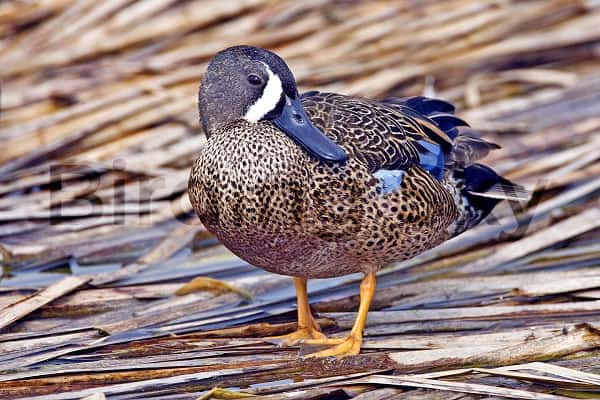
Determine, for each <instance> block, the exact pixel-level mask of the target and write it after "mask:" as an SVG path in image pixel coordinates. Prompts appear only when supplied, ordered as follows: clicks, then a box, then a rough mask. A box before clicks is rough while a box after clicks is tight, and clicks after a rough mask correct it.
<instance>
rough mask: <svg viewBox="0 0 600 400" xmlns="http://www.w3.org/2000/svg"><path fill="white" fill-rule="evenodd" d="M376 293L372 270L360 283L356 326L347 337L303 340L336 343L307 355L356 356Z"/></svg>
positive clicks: (310, 342) (312, 342) (317, 342)
mask: <svg viewBox="0 0 600 400" xmlns="http://www.w3.org/2000/svg"><path fill="white" fill-rule="evenodd" d="M374 294H375V273H374V272H370V273H368V274H367V275H365V277H364V278H363V280H362V282H361V284H360V306H359V307H358V315H357V316H356V320H355V321H354V326H353V327H352V330H351V331H350V335H349V336H348V337H347V338H341V339H337V338H333V339H327V338H324V339H312V340H311V339H308V340H303V341H302V343H306V344H317V345H318V344H330V345H335V346H334V347H332V348H330V349H326V350H323V351H319V352H317V353H312V354H309V355H307V356H306V358H309V357H330V356H335V357H345V356H355V355H357V354H358V353H360V345H361V344H362V339H363V330H364V328H365V323H366V321H367V313H368V312H369V307H370V306H371V301H372V300H373V295H374Z"/></svg>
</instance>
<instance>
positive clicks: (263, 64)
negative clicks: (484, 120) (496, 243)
mask: <svg viewBox="0 0 600 400" xmlns="http://www.w3.org/2000/svg"><path fill="white" fill-rule="evenodd" d="M199 109H200V121H201V124H202V127H203V129H204V132H205V133H206V135H207V137H208V142H207V144H206V146H205V147H204V148H203V149H202V150H201V152H200V155H199V157H198V159H197V161H196V162H195V164H194V166H193V168H192V171H191V176H190V180H189V195H190V199H191V202H192V205H193V206H194V209H195V210H196V212H197V214H198V216H199V218H200V220H201V221H202V223H203V224H204V225H205V226H206V228H207V229H208V230H209V231H210V232H212V233H213V234H214V235H215V236H216V237H217V238H218V239H219V240H220V241H221V242H222V243H223V244H224V245H225V246H226V247H227V248H229V249H230V250H231V251H232V252H233V253H235V254H237V255H238V256H239V257H241V258H242V259H244V260H246V261H247V262H249V263H251V264H253V265H255V266H257V267H260V268H263V269H265V270H267V271H271V272H274V273H278V274H284V275H290V276H293V277H294V283H295V286H296V291H297V299H298V330H297V331H296V332H293V333H291V334H289V335H286V336H285V337H282V339H284V341H285V342H286V343H288V344H293V343H297V342H300V341H301V342H304V343H311V344H324V345H334V346H333V347H331V348H329V349H326V350H323V351H320V352H317V353H313V354H311V356H317V357H319V356H332V355H334V356H345V355H354V354H358V353H359V351H360V345H361V342H362V331H363V328H364V324H365V320H366V315H367V312H368V309H369V305H370V303H371V300H372V297H373V294H374V291H375V272H376V271H377V270H379V269H381V268H382V267H384V266H385V265H387V264H389V263H391V262H395V261H401V260H406V259H410V258H412V257H414V256H416V255H418V254H420V253H422V252H423V251H425V250H428V249H431V248H432V247H435V246H437V245H439V244H440V243H442V242H444V241H446V240H448V239H450V238H452V237H454V236H456V235H458V234H460V233H461V232H464V231H465V230H467V229H469V228H471V227H473V226H475V225H477V224H478V223H479V222H480V221H481V220H482V219H483V218H484V217H486V216H487V215H488V214H489V213H490V211H491V210H492V209H493V208H494V207H495V206H496V204H497V203H498V202H500V201H501V200H502V199H505V198H508V199H511V198H514V199H518V198H519V197H520V195H519V193H520V192H521V190H520V188H519V187H518V186H517V185H513V184H512V183H511V182H509V181H508V180H506V179H504V178H502V177H501V176H499V175H497V174H496V173H495V172H494V171H493V170H492V169H490V168H488V167H486V166H484V165H481V164H477V163H475V162H476V161H477V160H478V159H480V158H482V157H483V156H485V155H486V154H487V153H488V152H489V151H490V150H492V149H494V148H497V147H498V146H496V145H494V144H492V143H489V142H486V141H485V140H483V139H481V138H479V137H478V136H476V135H475V134H473V133H472V131H470V130H468V128H466V127H467V124H466V123H465V122H464V121H463V120H461V119H459V118H458V117H456V116H455V115H454V107H453V106H452V105H451V104H449V103H447V102H445V101H442V100H437V99H430V98H426V97H411V98H406V99H397V98H393V99H386V100H382V101H378V100H370V99H365V98H361V97H354V96H345V95H341V94H336V93H322V92H317V91H313V92H308V93H304V94H302V95H300V94H299V93H298V90H297V88H296V83H295V80H294V77H293V75H292V73H291V71H290V69H289V68H288V66H287V65H286V63H285V62H284V61H283V60H282V59H281V58H280V57H279V56H277V55H276V54H274V53H272V52H270V51H267V50H264V49H260V48H256V47H250V46H236V47H231V48H228V49H226V50H223V51H221V52H219V53H218V54H216V55H215V57H214V58H213V59H212V60H211V62H210V64H209V66H208V69H207V71H206V73H205V75H204V77H203V79H202V83H201V88H200V94H199ZM354 272H363V273H364V274H365V278H364V279H363V281H362V283H361V287H360V295H361V301H360V306H359V311H358V316H357V318H356V322H355V324H354V327H353V329H352V331H351V333H350V335H349V336H348V337H347V338H343V339H339V338H335V339H329V338H326V337H325V336H324V335H323V334H322V333H321V332H320V330H319V327H318V324H317V323H316V321H315V319H314V318H313V316H312V314H311V312H310V308H309V305H308V298H307V293H306V280H307V279H308V278H327V277H335V276H341V275H345V274H350V273H354Z"/></svg>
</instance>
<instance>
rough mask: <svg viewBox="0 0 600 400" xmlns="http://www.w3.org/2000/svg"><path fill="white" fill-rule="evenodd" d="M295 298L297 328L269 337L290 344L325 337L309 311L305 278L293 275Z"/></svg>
mask: <svg viewBox="0 0 600 400" xmlns="http://www.w3.org/2000/svg"><path fill="white" fill-rule="evenodd" d="M294 286H295V287H296V298H297V301H298V329H297V330H296V331H295V332H292V333H289V334H287V335H282V336H273V337H271V338H270V339H282V340H283V344H285V345H288V346H291V345H294V344H296V343H299V342H300V341H302V340H304V339H317V340H318V339H321V340H322V339H326V338H327V337H326V336H325V335H324V334H323V333H321V329H320V328H319V324H318V323H317V321H316V320H315V318H314V317H313V315H312V313H311V312H310V306H309V305H308V293H307V292H306V279H304V278H296V277H294Z"/></svg>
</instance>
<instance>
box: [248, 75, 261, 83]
mask: <svg viewBox="0 0 600 400" xmlns="http://www.w3.org/2000/svg"><path fill="white" fill-rule="evenodd" d="M248 82H250V84H252V85H256V86H258V85H262V79H260V77H259V76H258V75H255V74H250V75H248Z"/></svg>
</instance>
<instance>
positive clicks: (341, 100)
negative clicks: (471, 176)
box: [302, 92, 484, 180]
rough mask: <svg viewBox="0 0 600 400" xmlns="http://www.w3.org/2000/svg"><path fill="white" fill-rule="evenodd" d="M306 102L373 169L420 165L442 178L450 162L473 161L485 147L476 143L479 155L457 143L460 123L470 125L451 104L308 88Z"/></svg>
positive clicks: (326, 127)
mask: <svg viewBox="0 0 600 400" xmlns="http://www.w3.org/2000/svg"><path fill="white" fill-rule="evenodd" d="M302 104H303V105H304V107H305V109H306V111H307V113H308V114H309V116H310V117H311V119H312V120H313V122H314V123H315V125H317V126H318V127H319V128H320V129H322V130H323V131H324V132H325V133H326V134H327V135H329V136H330V137H331V138H332V139H333V140H335V141H336V142H337V143H338V144H340V145H342V146H343V147H345V148H346V149H348V150H349V151H350V153H352V156H353V157H355V158H356V159H358V160H360V161H362V162H363V163H364V164H365V165H366V166H367V168H368V169H369V171H371V172H372V173H375V172H376V171H379V170H406V169H408V168H409V167H411V166H414V165H420V166H421V167H422V168H424V169H425V170H426V171H428V172H429V173H430V174H432V175H433V176H435V177H436V178H437V179H438V180H441V179H442V177H443V174H444V169H445V168H446V164H447V163H448V162H450V161H456V160H461V162H469V161H470V160H472V159H473V158H474V157H475V156H479V153H480V148H483V147H484V146H479V147H477V148H476V151H475V153H478V154H474V152H471V151H470V150H468V149H471V147H470V146H468V145H467V143H466V142H465V141H463V140H462V139H461V140H459V141H458V142H457V140H456V139H457V137H458V135H459V127H466V126H467V124H466V122H464V121H463V120H461V119H460V118H458V117H456V116H455V115H454V114H453V111H454V107H453V106H452V105H451V104H449V103H447V102H444V101H442V100H435V99H427V98H409V99H388V100H383V101H373V100H369V99H364V98H360V97H351V96H344V95H340V94H336V93H321V92H309V93H305V94H304V95H303V96H302ZM458 143H461V144H460V146H459V147H460V149H462V150H461V152H457V153H456V154H457V157H456V160H455V159H454V158H452V157H450V156H451V154H453V148H454V147H456V144H458ZM483 143H484V142H483V141H481V144H483ZM467 147H468V149H467ZM473 148H475V146H473ZM459 153H460V154H459Z"/></svg>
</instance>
